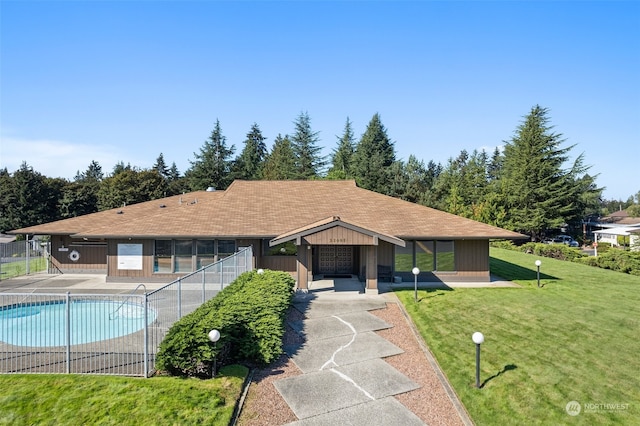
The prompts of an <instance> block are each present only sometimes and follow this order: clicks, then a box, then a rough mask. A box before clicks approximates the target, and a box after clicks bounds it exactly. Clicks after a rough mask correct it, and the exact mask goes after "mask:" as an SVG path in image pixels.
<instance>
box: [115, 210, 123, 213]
mask: <svg viewBox="0 0 640 426" xmlns="http://www.w3.org/2000/svg"><path fill="white" fill-rule="evenodd" d="M123 213H124V212H123V211H122V210H118V211H117V212H116V214H123Z"/></svg>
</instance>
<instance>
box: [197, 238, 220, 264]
mask: <svg viewBox="0 0 640 426" xmlns="http://www.w3.org/2000/svg"><path fill="white" fill-rule="evenodd" d="M215 253H216V245H215V241H214V240H198V241H196V254H197V258H196V269H200V268H202V267H204V266H207V265H209V264H211V263H213V262H214V261H215Z"/></svg>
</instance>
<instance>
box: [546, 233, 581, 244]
mask: <svg viewBox="0 0 640 426" xmlns="http://www.w3.org/2000/svg"><path fill="white" fill-rule="evenodd" d="M546 242H547V244H565V245H568V246H569V247H580V244H579V243H578V242H577V241H576V240H574V239H573V238H572V237H571V236H570V235H558V236H557V237H555V238H552V239H550V240H547V241H546Z"/></svg>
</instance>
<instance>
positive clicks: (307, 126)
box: [291, 112, 326, 179]
mask: <svg viewBox="0 0 640 426" xmlns="http://www.w3.org/2000/svg"><path fill="white" fill-rule="evenodd" d="M294 125H295V131H294V133H293V135H292V136H291V147H292V148H293V153H294V154H295V156H296V179H314V178H317V177H318V176H319V175H320V173H321V172H322V171H323V169H324V167H325V165H326V160H325V157H323V156H322V155H321V154H320V152H321V151H322V147H319V146H317V145H316V144H317V143H318V141H319V140H320V139H319V138H318V132H314V131H313V130H311V118H309V114H308V113H306V112H304V113H300V115H299V116H298V118H297V119H296V120H295V121H294Z"/></svg>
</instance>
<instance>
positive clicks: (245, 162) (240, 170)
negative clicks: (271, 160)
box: [233, 123, 267, 180]
mask: <svg viewBox="0 0 640 426" xmlns="http://www.w3.org/2000/svg"><path fill="white" fill-rule="evenodd" d="M266 139H267V138H265V137H264V136H262V132H261V131H260V127H259V126H258V124H257V123H253V125H252V126H251V130H249V133H247V139H246V140H245V141H244V148H243V150H242V152H241V153H240V155H239V156H238V158H237V159H236V161H235V164H234V173H233V175H234V178H235V179H245V180H257V179H260V178H261V177H262V167H263V165H264V159H265V157H266V156H267V146H266V144H265V142H264V141H265V140H266Z"/></svg>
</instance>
